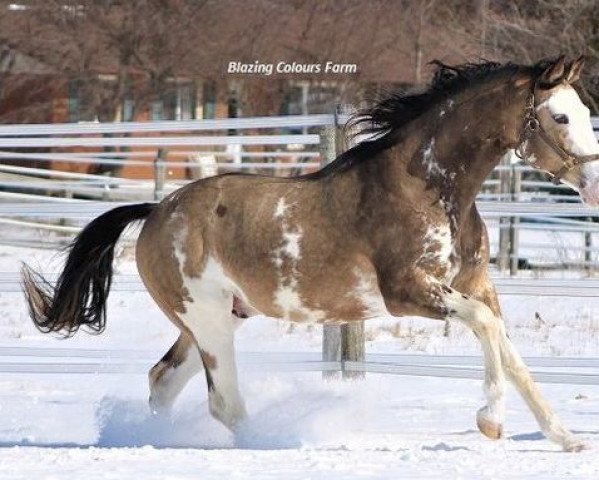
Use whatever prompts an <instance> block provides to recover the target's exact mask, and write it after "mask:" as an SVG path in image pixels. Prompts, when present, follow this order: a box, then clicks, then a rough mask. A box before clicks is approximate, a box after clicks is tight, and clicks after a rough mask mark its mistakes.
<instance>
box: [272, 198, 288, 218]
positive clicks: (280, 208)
mask: <svg viewBox="0 0 599 480" xmlns="http://www.w3.org/2000/svg"><path fill="white" fill-rule="evenodd" d="M288 208H289V206H288V205H287V204H286V203H285V197H281V198H279V201H278V202H277V206H276V208H275V214H274V217H275V218H283V217H284V216H285V212H286V211H287V209H288Z"/></svg>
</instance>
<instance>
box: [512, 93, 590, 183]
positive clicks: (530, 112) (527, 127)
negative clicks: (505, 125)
mask: <svg viewBox="0 0 599 480" xmlns="http://www.w3.org/2000/svg"><path fill="white" fill-rule="evenodd" d="M535 88H536V85H535V87H533V90H532V92H531V93H530V96H529V97H528V100H527V101H526V110H525V112H524V122H523V125H522V131H521V133H520V139H519V142H518V146H517V147H516V149H515V152H516V156H517V157H518V158H520V159H522V160H524V161H525V162H527V163H529V164H531V165H532V166H533V167H536V166H535V164H534V162H531V161H530V160H529V157H530V155H528V154H527V153H526V151H525V149H526V147H525V144H526V142H527V141H528V140H530V139H532V138H533V137H534V136H535V135H538V136H539V137H540V138H541V140H543V141H544V142H545V143H546V144H547V145H548V146H549V147H551V149H552V150H553V151H554V152H555V153H557V154H558V155H559V157H560V158H561V160H562V163H563V166H562V168H560V169H559V170H558V171H557V172H556V173H552V172H549V173H550V174H551V175H553V180H552V181H553V183H554V184H555V185H557V184H559V182H560V180H561V179H562V177H563V176H564V175H565V174H566V173H567V172H569V171H570V170H572V169H573V168H574V167H576V166H577V165H582V164H584V163H589V162H593V161H595V160H599V153H594V154H591V155H576V154H575V153H570V152H568V151H566V150H565V149H564V148H563V147H562V146H560V145H558V144H557V142H556V141H555V140H554V139H553V138H552V137H551V135H549V133H547V130H545V129H544V128H543V125H541V122H540V121H539V119H538V117H537V112H536V110H535V93H534V90H535Z"/></svg>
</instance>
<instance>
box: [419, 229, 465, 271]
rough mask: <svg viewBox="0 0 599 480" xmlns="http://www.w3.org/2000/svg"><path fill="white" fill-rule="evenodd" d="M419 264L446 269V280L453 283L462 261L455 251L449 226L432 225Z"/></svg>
mask: <svg viewBox="0 0 599 480" xmlns="http://www.w3.org/2000/svg"><path fill="white" fill-rule="evenodd" d="M419 262H426V263H433V264H437V265H439V266H441V267H445V278H444V280H445V281H446V282H448V283H451V281H453V279H454V277H455V276H456V275H457V273H458V272H459V269H460V264H461V259H460V257H459V256H458V254H457V252H456V251H455V245H454V243H453V239H452V237H451V228H450V227H449V224H442V225H431V226H430V227H429V228H428V230H427V232H426V234H425V235H424V238H423V252H422V255H420V258H419Z"/></svg>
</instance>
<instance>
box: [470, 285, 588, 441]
mask: <svg viewBox="0 0 599 480" xmlns="http://www.w3.org/2000/svg"><path fill="white" fill-rule="evenodd" d="M479 291H480V294H479V295H480V299H481V301H483V302H484V303H485V304H486V305H487V306H488V307H489V308H490V309H491V310H493V311H494V312H496V315H497V316H498V317H499V315H500V309H499V302H498V299H497V293H496V292H495V288H494V287H493V284H492V283H491V281H490V280H489V278H488V277H487V276H486V275H485V278H484V279H483V281H482V282H480V283H479ZM499 334H500V335H499V348H500V352H501V362H502V365H503V368H504V370H505V373H506V375H507V376H508V378H509V379H510V381H511V382H512V383H513V384H514V386H515V387H516V388H517V389H518V392H519V393H520V395H521V396H522V398H523V399H524V401H525V402H526V404H527V405H528V407H529V408H530V410H531V411H532V413H533V415H534V416H535V418H536V420H537V422H538V424H539V426H540V428H541V430H542V431H543V433H544V434H545V436H546V437H547V438H549V439H550V440H552V441H554V442H556V443H558V444H560V445H561V446H562V448H563V449H564V450H566V451H579V450H582V449H584V448H585V445H584V443H583V442H582V441H581V440H580V439H578V438H577V437H576V436H574V435H573V434H572V433H571V432H570V431H568V429H566V427H565V426H564V425H563V423H562V422H561V420H560V419H559V417H558V416H557V415H556V414H555V413H554V412H553V410H552V408H551V406H550V405H549V403H548V402H547V400H546V399H545V398H544V396H543V394H542V392H541V390H540V389H539V387H538V386H537V384H536V383H535V381H534V380H533V378H532V376H531V375H530V371H529V370H528V367H527V366H526V364H525V363H524V361H523V360H522V357H520V354H519V353H518V351H517V350H516V348H515V347H514V344H513V343H512V342H511V340H510V339H509V338H508V337H507V335H506V332H505V328H504V326H503V322H502V323H501V328H500V330H499Z"/></svg>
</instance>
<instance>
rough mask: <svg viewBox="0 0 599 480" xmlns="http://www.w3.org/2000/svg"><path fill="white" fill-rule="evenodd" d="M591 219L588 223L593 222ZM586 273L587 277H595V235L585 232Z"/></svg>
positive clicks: (588, 219) (589, 218)
mask: <svg viewBox="0 0 599 480" xmlns="http://www.w3.org/2000/svg"><path fill="white" fill-rule="evenodd" d="M592 221H593V219H592V218H591V217H588V218H587V222H592ZM584 271H585V272H586V274H587V276H589V277H591V276H592V275H593V234H592V233H591V231H587V232H584Z"/></svg>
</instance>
